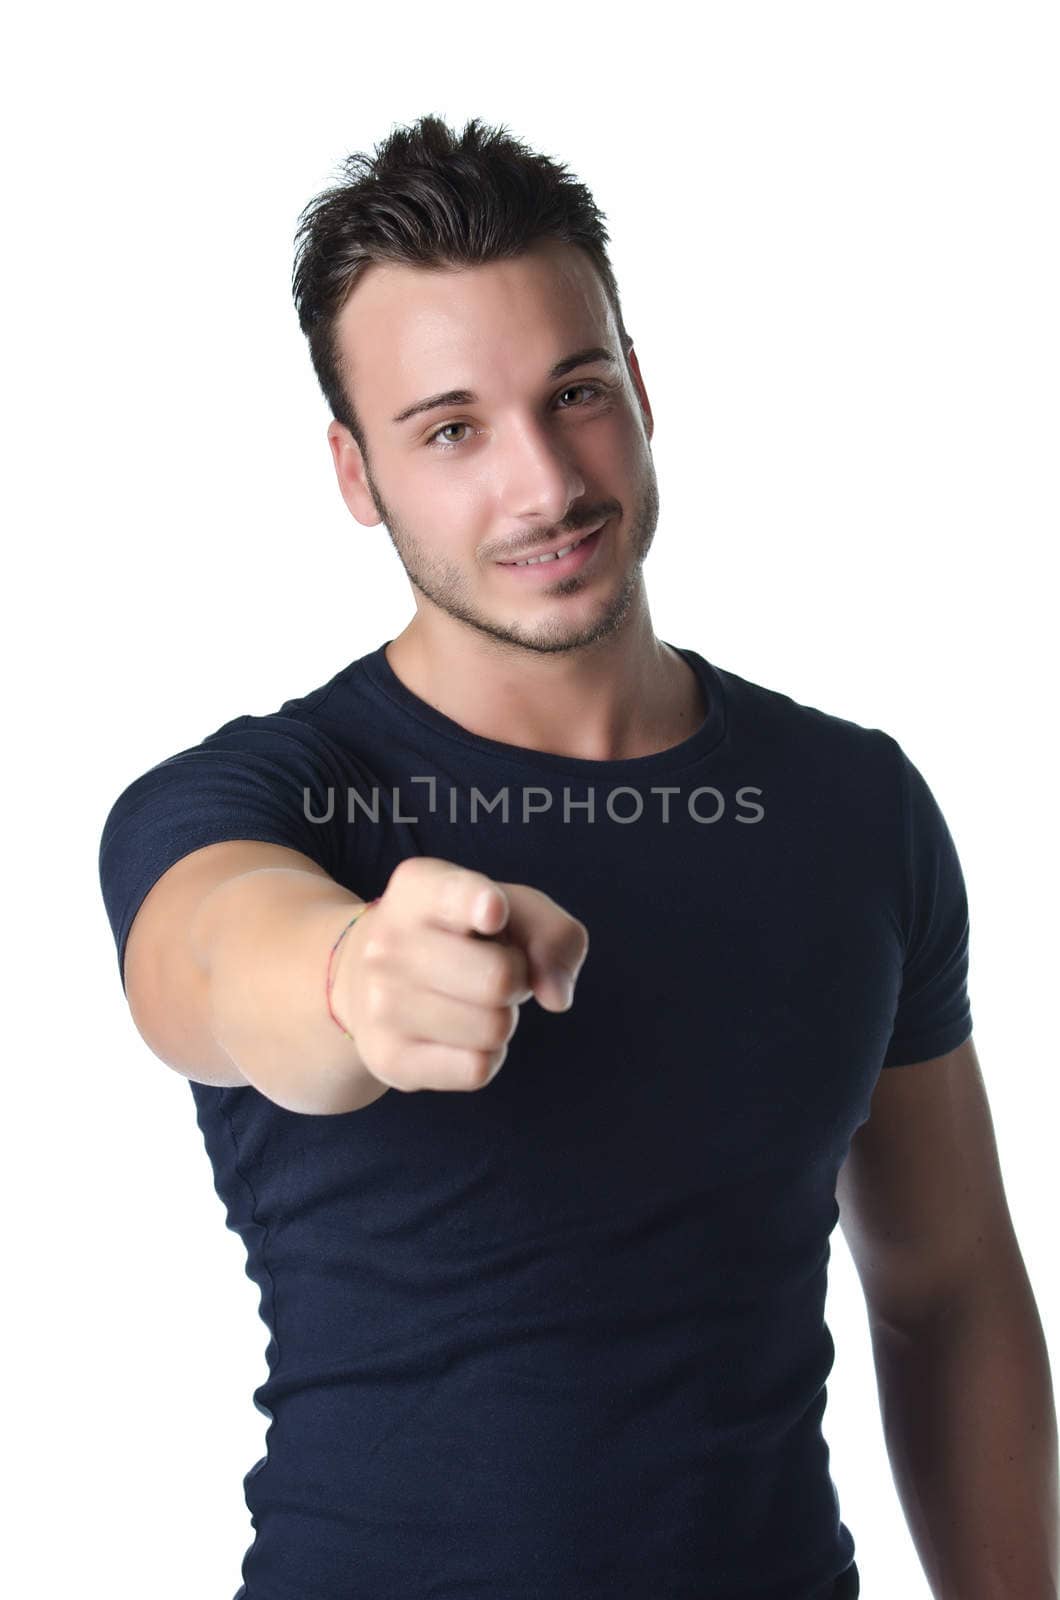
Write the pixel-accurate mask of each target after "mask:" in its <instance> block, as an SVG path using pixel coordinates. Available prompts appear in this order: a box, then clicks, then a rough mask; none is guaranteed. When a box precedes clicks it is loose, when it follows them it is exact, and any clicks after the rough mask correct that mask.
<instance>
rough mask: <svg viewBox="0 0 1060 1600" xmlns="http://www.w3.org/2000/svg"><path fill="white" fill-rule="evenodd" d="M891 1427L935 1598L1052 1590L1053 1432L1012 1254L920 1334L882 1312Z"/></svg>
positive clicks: (886, 1421) (876, 1345) (1031, 1320)
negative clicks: (887, 1321)
mask: <svg viewBox="0 0 1060 1600" xmlns="http://www.w3.org/2000/svg"><path fill="white" fill-rule="evenodd" d="M872 1340H873V1353H874V1356H875V1362H876V1373H877V1379H878V1382H879V1391H880V1405H881V1412H882V1417H883V1427H884V1435H885V1438H886V1443H887V1450H888V1454H889V1456H890V1461H891V1467H892V1471H893V1473H894V1479H895V1484H896V1487H897V1489H898V1493H899V1496H900V1499H901V1502H902V1506H903V1509H904V1511H905V1516H906V1520H907V1522H908V1524H909V1529H910V1532H911V1534H912V1536H913V1540H914V1542H915V1544H916V1547H917V1551H918V1553H919V1556H920V1559H921V1562H922V1565H923V1567H924V1572H925V1574H926V1576H927V1578H928V1581H929V1583H930V1584H931V1589H932V1594H933V1595H934V1597H935V1600H1056V1596H1057V1538H1058V1523H1060V1510H1058V1501H1057V1431H1056V1413H1055V1406H1054V1398H1053V1390H1052V1380H1051V1376H1050V1372H1049V1360H1048V1354H1047V1350H1046V1345H1045V1340H1044V1337H1043V1334H1042V1327H1041V1322H1040V1319H1039V1316H1038V1311H1037V1307H1036V1305H1035V1302H1034V1297H1033V1294H1032V1291H1031V1287H1030V1284H1029V1282H1028V1280H1027V1274H1026V1271H1025V1269H1024V1266H1023V1262H1022V1258H1021V1257H1020V1256H1019V1253H1018V1251H1016V1253H1015V1256H1014V1259H1013V1261H1012V1263H1011V1265H1010V1266H1009V1267H1008V1268H1007V1269H1006V1271H1005V1272H1003V1273H995V1274H989V1273H984V1275H983V1279H982V1285H981V1286H980V1287H978V1288H977V1290H976V1292H975V1295H974V1297H969V1299H968V1301H967V1302H966V1303H965V1304H964V1305H963V1306H962V1307H961V1308H960V1309H959V1310H957V1309H955V1310H954V1311H953V1312H951V1313H950V1314H949V1315H946V1316H941V1317H939V1318H937V1319H935V1320H934V1321H932V1322H928V1323H925V1324H924V1325H923V1326H922V1327H921V1328H920V1329H919V1331H917V1332H915V1333H914V1332H912V1331H907V1330H903V1329H900V1328H895V1327H893V1326H891V1325H890V1324H883V1323H880V1322H873V1324H872Z"/></svg>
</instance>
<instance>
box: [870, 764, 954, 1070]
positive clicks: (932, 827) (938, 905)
mask: <svg viewBox="0 0 1060 1600" xmlns="http://www.w3.org/2000/svg"><path fill="white" fill-rule="evenodd" d="M899 756H900V761H901V780H902V814H903V833H904V844H905V882H904V885H903V889H902V895H903V904H904V927H905V958H904V962H903V966H902V987H901V993H900V995H899V997H898V1004H897V1008H896V1011H895V1016H894V1022H893V1026H892V1030H891V1038H890V1041H889V1043H888V1046H887V1050H886V1053H885V1055H884V1058H883V1063H882V1065H883V1066H884V1067H903V1066H908V1065H910V1064H911V1063H913V1062H917V1061H929V1060H931V1059H932V1058H933V1057H935V1056H941V1055H945V1054H946V1053H947V1052H948V1051H950V1050H956V1048H957V1046H958V1045H959V1044H963V1043H964V1041H965V1039H967V1038H968V1036H969V1035H970V1034H971V1031H972V1012H971V1004H970V1002H969V998H968V939H969V921H968V897H967V893H966V889H965V883H964V874H963V872H962V870H961V863H960V860H959V858H958V855H957V849H956V846H955V845H954V842H953V838H952V836H951V834H950V830H949V828H948V827H947V825H946V820H945V818H944V817H943V815H942V812H941V810H940V809H939V805H938V802H937V801H936V799H935V797H934V795H933V794H932V792H931V790H930V789H929V787H928V785H927V783H926V782H925V780H924V777H923V775H922V774H921V773H920V772H919V770H918V769H917V768H916V767H915V766H914V765H913V763H912V762H911V761H910V759H909V757H908V756H907V755H906V754H905V752H904V751H903V750H901V749H900V748H899Z"/></svg>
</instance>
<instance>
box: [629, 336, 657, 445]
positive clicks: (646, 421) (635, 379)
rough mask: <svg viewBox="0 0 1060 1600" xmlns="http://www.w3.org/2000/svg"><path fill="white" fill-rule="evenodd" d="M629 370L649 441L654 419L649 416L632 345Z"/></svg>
mask: <svg viewBox="0 0 1060 1600" xmlns="http://www.w3.org/2000/svg"><path fill="white" fill-rule="evenodd" d="M629 370H630V372H631V373H632V374H633V384H634V387H635V389H636V391H637V399H638V400H639V401H640V409H641V410H642V411H643V413H644V426H645V431H646V432H647V435H648V438H649V439H650V438H651V436H652V434H653V433H654V432H655V419H654V417H653V416H652V414H651V404H650V402H649V400H648V391H647V389H646V388H645V387H644V379H643V378H642V377H641V371H640V362H639V361H638V360H637V352H636V351H635V350H634V348H633V346H632V345H630V347H629Z"/></svg>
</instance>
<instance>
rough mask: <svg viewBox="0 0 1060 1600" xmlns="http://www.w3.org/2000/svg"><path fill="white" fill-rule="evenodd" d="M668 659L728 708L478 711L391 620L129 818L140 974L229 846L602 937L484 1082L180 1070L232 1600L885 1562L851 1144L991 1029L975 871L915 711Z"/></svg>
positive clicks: (543, 1586)
mask: <svg viewBox="0 0 1060 1600" xmlns="http://www.w3.org/2000/svg"><path fill="white" fill-rule="evenodd" d="M388 642H389V641H388ZM680 654H681V655H682V656H683V657H684V659H685V660H686V662H688V664H689V665H690V666H691V667H692V668H693V670H694V671H695V672H696V673H697V674H698V676H699V678H700V681H701V684H702V687H703V691H704V695H705V702H706V705H707V715H706V719H705V721H704V722H703V723H702V724H701V725H700V726H699V727H698V728H697V729H696V731H695V732H693V733H692V734H691V735H690V736H689V737H688V738H687V739H685V740H683V741H682V742H681V743H680V744H677V745H675V746H673V747H672V748H670V749H668V750H664V751H661V752H659V753H657V754H654V755H648V756H641V757H638V758H634V759H630V760H622V761H587V760H581V759H575V758H571V757H567V756H561V755H555V754H550V753H545V752H542V751H535V750H527V749H522V748H519V747H517V746H515V745H510V744H505V743H503V742H499V741H497V740H491V739H485V738H480V737H478V736H476V735H474V734H472V733H470V732H468V731H467V730H465V729H464V728H462V727H461V726H460V725H459V724H458V723H457V722H455V721H453V720H451V719H450V718H448V717H447V716H445V715H443V714H442V713H441V712H439V711H438V710H436V709H435V708H434V707H432V706H430V705H429V704H427V703H426V702H425V701H423V700H422V699H420V698H419V697H418V696H417V695H415V694H413V693H412V692H411V690H409V689H408V688H407V687H406V686H405V685H404V684H403V683H402V682H401V680H400V679H399V678H398V677H397V676H396V674H395V673H394V671H393V669H392V668H391V667H390V665H389V663H388V661H387V658H386V655H385V646H380V647H379V648H378V649H377V650H375V651H373V652H371V653H370V654H367V655H365V656H363V657H362V658H361V659H359V660H357V661H354V662H352V663H351V664H350V665H349V666H347V667H345V668H344V669H343V670H342V671H340V672H339V673H337V674H336V675H335V677H334V678H332V679H331V681H330V682H328V683H326V684H325V685H323V686H322V687H321V688H319V689H317V690H315V691H314V692H312V693H310V694H307V695H304V696H302V697H300V698H297V699H293V700H288V701H287V702H286V703H285V704H284V705H283V706H281V708H280V710H279V711H278V712H276V713H275V714H273V715H266V716H257V715H249V716H242V717H237V718H235V719H234V720H233V721H231V722H228V723H226V724H225V725H224V726H223V727H221V728H220V729H219V730H218V731H217V732H216V733H213V734H211V735H210V736H209V737H208V738H206V739H204V740H203V741H202V743H201V744H199V745H197V746H195V747H194V748H192V749H189V750H185V751H181V752H180V753H179V754H177V755H174V756H172V757H170V758H169V759H168V760H164V761H161V762H160V763H159V764H158V765H157V766H154V767H152V768H151V769H150V770H149V771H147V772H145V773H144V774H143V775H142V776H140V777H139V778H137V779H136V780H135V782H133V783H131V784H130V785H129V786H128V787H127V788H126V789H125V790H124V792H123V793H122V794H121V795H120V797H119V798H118V799H117V800H116V801H115V803H114V805H113V807H112V809H111V811H110V814H109V816H108V817H107V820H106V825H105V828H104V831H103V837H102V842H101V848H100V875H101V883H102V889H103V896H104V900H105V904H106V909H107V913H108V916H109V918H110V922H111V926H112V929H113V933H114V937H115V940H116V943H117V949H118V959H119V968H120V969H121V968H123V963H124V952H125V941H126V937H127V935H128V932H129V928H130V925H131V923H132V920H133V917H134V916H135V914H136V911H137V909H138V907H139V905H140V903H141V901H142V900H143V898H144V896H145V895H146V894H147V892H148V890H149V889H150V888H151V886H152V884H154V883H155V882H156V880H157V879H158V878H159V877H160V876H161V874H162V873H163V872H164V871H165V870H166V869H167V868H168V867H169V866H171V865H172V864H173V863H174V862H175V861H177V860H178V859H180V858H181V857H182V856H184V855H186V854H187V853H188V852H189V851H191V850H195V849H198V848H199V847H201V846H203V845H207V844H211V843H214V842H216V841H219V840H222V839H260V840H270V841H272V842H273V843H276V844H282V845H288V846H290V847H292V848H294V849H296V850H300V851H303V852H304V853H305V854H306V855H308V856H311V857H312V858H313V859H314V860H315V861H317V862H319V863H320V865H321V866H322V867H324V868H325V869H326V871H327V872H329V873H330V874H331V876H332V877H333V878H335V879H336V881H337V882H339V883H341V884H343V885H345V886H346V887H348V888H350V889H351V890H353V891H354V892H355V893H357V894H358V895H361V896H363V897H365V898H372V897H374V896H376V895H379V894H381V893H382V892H383V891H384V890H385V888H386V885H387V881H388V879H389V876H390V874H391V872H392V871H393V869H394V867H395V866H396V865H397V863H398V862H399V861H401V860H403V859H404V858H405V857H406V856H410V855H429V856H435V857H442V858H445V859H447V860H451V861H454V862H457V863H459V864H461V865H463V866H466V867H472V868H475V869H477V870H479V871H481V872H484V873H486V874H487V875H489V876H490V877H491V878H494V879H497V880H499V881H501V882H515V883H527V884H532V885H534V886H535V887H537V888H539V889H542V890H544V891H545V892H546V893H547V894H549V895H551V896H552V897H553V898H554V899H555V900H556V901H557V902H558V903H559V904H560V905H562V906H564V907H565V908H566V909H567V910H569V911H570V912H572V913H573V915H575V916H576V917H578V918H580V919H581V920H582V921H583V922H584V923H585V924H586V927H587V928H588V930H589V937H590V944H589V953H588V956H587V959H586V962H585V965H584V967H583V968H582V972H581V976H580V979H579V982H578V985H577V990H576V994H575V999H574V1004H573V1007H572V1008H571V1009H570V1010H569V1011H568V1012H564V1013H551V1012H548V1011H546V1010H544V1009H543V1008H542V1007H541V1006H539V1005H538V1004H537V1002H536V1001H534V1000H529V1001H527V1002H525V1003H524V1005H523V1006H522V1008H521V1013H520V1020H519V1024H518V1027H517V1029H516V1031H515V1033H514V1035H513V1037H512V1039H511V1042H510V1043H509V1046H508V1054H507V1059H506V1060H505V1062H504V1064H503V1066H502V1067H501V1070H500V1072H499V1073H498V1074H497V1076H496V1077H495V1078H494V1079H493V1081H492V1082H491V1083H490V1084H489V1085H488V1086H487V1087H485V1088H484V1089H481V1090H478V1091H476V1092H473V1093H456V1092H444V1091H435V1090H422V1091H419V1092H417V1093H413V1094H399V1093H396V1092H391V1093H388V1094H385V1095H383V1097H382V1098H381V1099H379V1100H377V1101H375V1102H374V1103H373V1104H372V1105H370V1106H367V1107H365V1108H364V1109H363V1110H360V1111H353V1112H349V1113H346V1114H342V1115H337V1116H311V1115H304V1114H300V1113H296V1112H291V1111H288V1110H284V1109H282V1108H281V1107H278V1106H277V1105H275V1104H273V1102H271V1101H270V1100H269V1099H267V1098H266V1097H265V1096H264V1095H263V1094H261V1093H259V1091H258V1090H256V1089H254V1088H250V1087H244V1088H236V1089H220V1088H216V1087H213V1086H208V1085H205V1084H200V1083H196V1082H191V1084H190V1087H191V1092H192V1094H193V1096H194V1100H195V1106H196V1112H197V1118H198V1123H199V1126H200V1128H201V1130H202V1134H203V1137H204V1140H205V1144H206V1149H207V1151H208V1154H209V1158H210V1161H211V1163H212V1166H213V1172H214V1177H215V1184H216V1188H217V1192H218V1194H219V1196H220V1197H221V1199H222V1201H223V1202H224V1206H225V1208H226V1213H227V1222H228V1226H229V1227H230V1228H232V1229H234V1230H235V1231H236V1232H238V1233H239V1235H240V1236H241V1238H242V1239H243V1241H244V1243H245V1246H246V1250H247V1272H248V1275H249V1276H250V1278H251V1279H252V1281H253V1282H254V1283H255V1284H256V1285H257V1286H258V1287H259V1289H260V1292H261V1315H262V1318H263V1320H264V1322H265V1324H266V1327H267V1329H268V1332H269V1335H270V1337H269V1343H268V1348H267V1352H266V1355H267V1363H268V1374H269V1375H268V1378H267V1380H266V1381H265V1382H264V1383H263V1384H262V1385H261V1386H260V1387H259V1388H258V1389H257V1390H255V1392H254V1401H255V1404H256V1405H257V1406H258V1408H259V1410H261V1411H262V1412H263V1413H264V1414H265V1415H266V1416H267V1417H268V1418H269V1419H270V1422H269V1427H268V1429H267V1432H266V1454H265V1456H264V1457H263V1458H262V1459H261V1460H260V1461H258V1462H257V1463H256V1464H255V1465H254V1466H253V1467H251V1469H250V1471H249V1472H248V1474H247V1476H246V1478H245V1480H244V1487H245V1491H246V1498H247V1504H248V1507H249V1509H250V1512H251V1518H252V1524H253V1528H254V1538H253V1541H252V1543H251V1546H250V1548H249V1549H248V1551H247V1553H246V1556H245V1558H244V1562H243V1568H242V1579H243V1586H242V1587H241V1588H240V1589H239V1591H238V1595H237V1597H236V1600H353V1597H357V1600H361V1597H363V1600H546V1597H547V1600H558V1597H560V1596H562V1597H563V1600H617V1597H620V1596H622V1597H625V1596H628V1597H636V1600H737V1597H739V1600H832V1597H840V1596H851V1595H855V1594H857V1592H858V1581H859V1580H858V1573H857V1567H856V1564H855V1562H854V1541H853V1538H852V1536H851V1533H850V1530H849V1529H848V1528H847V1526H846V1524H845V1523H844V1522H843V1521H842V1520H841V1516H840V1508H839V1500H838V1496H837V1492H836V1488H835V1485H834V1483H833V1480H832V1477H831V1474H830V1471H829V1451H828V1446H827V1443H826V1442H825V1438H824V1435H823V1432H822V1417H823V1414H824V1410H825V1403H826V1379H827V1378H828V1375H829V1372H830V1370H831V1367H832V1362H833V1356H834V1346H833V1343H832V1338H831V1334H830V1332H829V1330H828V1327H827V1325H826V1323H825V1320H824V1303H825V1290H826V1275H827V1267H828V1260H829V1252H830V1235H831V1232H832V1230H833V1228H834V1226H835V1224H836V1222H837V1220H838V1207H837V1205H836V1200H835V1185H836V1174H837V1171H838V1169H839V1167H840V1165H841V1164H842V1162H843V1159H844V1157H845V1155H846V1152H847V1148H848V1145H849V1142H850V1139H851V1136H852V1134H853V1133H854V1132H855V1130H856V1129H857V1127H858V1126H859V1124H861V1123H862V1122H863V1121H864V1120H865V1118H866V1117H867V1115H868V1113H869V1109H870V1102H871V1098H872V1093H873V1088H874V1086H875V1084H876V1081H877V1077H878V1074H879V1072H880V1071H881V1069H886V1068H890V1067H901V1066H905V1065H908V1064H910V1063H914V1062H920V1061H924V1060H927V1059H930V1058H932V1057H935V1056H939V1055H942V1054H944V1053H945V1052H947V1051H949V1050H952V1049H955V1048H956V1046H957V1045H959V1044H960V1043H962V1041H963V1040H965V1039H966V1038H967V1037H968V1036H969V1034H970V1032H971V1027H972V1022H971V1012H970V1008H969V1001H968V995H967V967H968V932H969V929H968V908H967V902H966V895H965V886H964V882H963V878H962V873H961V867H960V864H959V861H958V857H957V854H956V851H955V848H954V844H953V841H952V838H951V836H950V833H949V831H948V829H947V826H946V823H945V821H944V819H943V816H942V814H941V812H940V810H939V808H938V805H937V803H936V801H935V800H934V798H933V796H932V794H931V792H930V790H929V788H928V786H927V784H926V783H925V780H924V778H923V777H922V776H921V774H920V772H919V771H918V770H917V768H916V767H915V766H914V765H913V764H912V763H911V762H910V761H909V759H908V758H907V757H906V755H905V753H904V752H903V751H902V749H901V748H900V746H899V745H898V744H897V743H896V742H895V740H894V739H893V738H892V737H891V736H890V735H889V734H887V733H885V732H882V731H881V730H879V729H875V728H868V729H867V728H864V727H861V726H859V725H858V724H856V723H853V722H850V721H847V720H844V719H842V718H839V717H836V716H833V715H829V714H827V713H825V712H822V711H820V710H817V709H814V708H812V707H808V706H804V705H801V704H799V703H797V702H796V701H794V700H793V699H792V698H790V697H789V696H787V695H784V694H781V693H779V692H777V691H775V690H770V689H767V688H764V687H762V686H760V685H757V684H754V683H752V682H750V681H748V680H747V679H745V678H742V677H740V676H738V675H737V674H736V673H734V672H728V671H725V670H723V669H722V668H720V667H716V666H714V665H712V664H711V663H710V662H708V661H707V660H705V659H704V658H703V657H702V656H700V655H699V654H697V652H695V651H694V650H691V649H682V650H681V651H680ZM326 955H327V952H326V951H322V952H321V960H322V969H321V981H322V982H323V963H324V962H325V961H326Z"/></svg>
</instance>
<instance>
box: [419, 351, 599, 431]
mask: <svg viewBox="0 0 1060 1600" xmlns="http://www.w3.org/2000/svg"><path fill="white" fill-rule="evenodd" d="M601 361H604V362H607V364H608V365H609V366H612V367H617V366H618V362H617V361H616V359H615V357H614V356H613V355H612V354H611V351H610V350H605V349H604V347H603V345H592V346H590V348H589V349H587V350H576V351H575V352H574V354H573V355H572V356H565V357H564V358H563V360H562V361H557V362H556V365H555V366H554V367H553V368H552V369H551V371H550V372H548V373H547V374H546V382H548V383H554V382H555V380H556V379H557V378H565V377H566V376H567V373H568V372H573V371H574V370H575V368H577V367H589V366H594V365H595V364H596V363H597V362H601ZM477 399H478V396H477V395H475V394H473V393H472V392H471V390H470V389H446V390H445V391H444V393H442V394H430V395H428V396H427V398H426V399H425V400H417V401H416V402H415V404H414V405H411V406H406V407H405V409H404V411H399V412H398V414H397V416H396V417H394V418H393V419H392V420H393V421H394V422H396V423H399V424H400V423H402V422H407V421H408V420H409V418H410V417H418V416H419V415H420V413H421V412H422V411H437V410H438V409H439V407H441V406H470V405H474V404H475V403H476V401H477Z"/></svg>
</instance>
